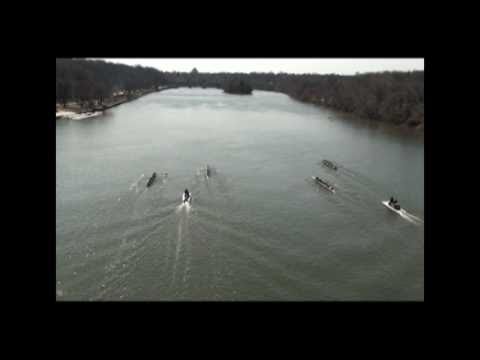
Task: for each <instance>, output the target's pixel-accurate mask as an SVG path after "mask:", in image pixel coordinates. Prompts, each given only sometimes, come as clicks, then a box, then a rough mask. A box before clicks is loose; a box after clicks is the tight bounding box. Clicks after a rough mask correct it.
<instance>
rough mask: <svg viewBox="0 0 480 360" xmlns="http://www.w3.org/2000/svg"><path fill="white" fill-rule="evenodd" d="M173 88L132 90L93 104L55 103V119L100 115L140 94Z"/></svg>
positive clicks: (79, 118)
mask: <svg viewBox="0 0 480 360" xmlns="http://www.w3.org/2000/svg"><path fill="white" fill-rule="evenodd" d="M172 88H175V86H163V87H160V88H158V89H155V90H144V91H137V92H134V93H133V94H132V95H128V96H115V97H114V98H111V99H109V100H107V101H104V102H103V103H102V104H98V102H97V104H95V105H87V106H85V105H82V104H79V103H77V102H70V103H67V104H66V106H60V105H58V104H57V106H56V115H55V118H56V119H72V120H81V119H86V118H90V117H95V116H99V115H102V114H103V112H104V111H106V110H108V109H111V108H113V107H115V106H119V105H122V104H125V103H127V102H130V101H134V100H137V99H139V98H141V97H142V96H145V95H148V94H151V93H154V92H160V91H164V90H168V89H172Z"/></svg>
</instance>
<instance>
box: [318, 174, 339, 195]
mask: <svg viewBox="0 0 480 360" xmlns="http://www.w3.org/2000/svg"><path fill="white" fill-rule="evenodd" d="M312 179H313V180H314V181H315V182H316V183H317V184H319V185H321V186H323V187H324V188H325V189H327V190H328V191H331V192H332V193H335V188H334V187H333V186H332V185H330V184H329V183H327V182H326V181H324V180H322V179H320V178H319V177H318V176H312Z"/></svg>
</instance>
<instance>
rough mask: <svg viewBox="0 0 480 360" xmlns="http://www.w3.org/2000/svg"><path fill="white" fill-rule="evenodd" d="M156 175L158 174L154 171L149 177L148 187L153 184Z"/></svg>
mask: <svg viewBox="0 0 480 360" xmlns="http://www.w3.org/2000/svg"><path fill="white" fill-rule="evenodd" d="M156 176H157V174H156V173H155V172H154V173H153V174H152V176H151V177H150V179H148V182H147V187H148V186H150V185H152V183H153V180H154V179H155V177H156Z"/></svg>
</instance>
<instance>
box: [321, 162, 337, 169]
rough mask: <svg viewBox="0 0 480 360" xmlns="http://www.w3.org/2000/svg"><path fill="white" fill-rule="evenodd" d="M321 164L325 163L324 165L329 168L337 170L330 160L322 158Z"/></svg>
mask: <svg viewBox="0 0 480 360" xmlns="http://www.w3.org/2000/svg"><path fill="white" fill-rule="evenodd" d="M322 164H323V165H325V166H326V167H328V168H330V169H333V170H337V167H336V166H335V164H334V163H332V162H331V161H328V160H323V161H322Z"/></svg>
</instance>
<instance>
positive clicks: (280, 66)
mask: <svg viewBox="0 0 480 360" xmlns="http://www.w3.org/2000/svg"><path fill="white" fill-rule="evenodd" d="M103 60H106V61H109V62H115V63H122V64H127V65H142V66H150V67H154V68H157V69H159V70H162V71H187V72H189V71H191V70H192V69H193V68H194V67H196V68H197V69H198V71H200V72H246V73H249V72H254V71H255V72H270V71H271V72H274V73H278V72H286V73H297V74H301V73H318V74H332V73H334V74H343V75H353V74H355V73H356V72H359V73H363V72H376V71H386V70H389V71H390V70H398V71H409V70H424V59H423V58H400V59H394V58H388V59H381V58H373V59H365V58H361V59H359V58H351V59H347V58H341V59H333V58H329V59H317V58H302V59H298V58H297V59H291V58H290V59H289V58H284V59H282V58H270V59H268V58H243V59H242V58H240V59H235V58H223V59H222V58H181V59H174V58H158V59H153V58H151V59H142V58H129V59H113V58H103Z"/></svg>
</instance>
